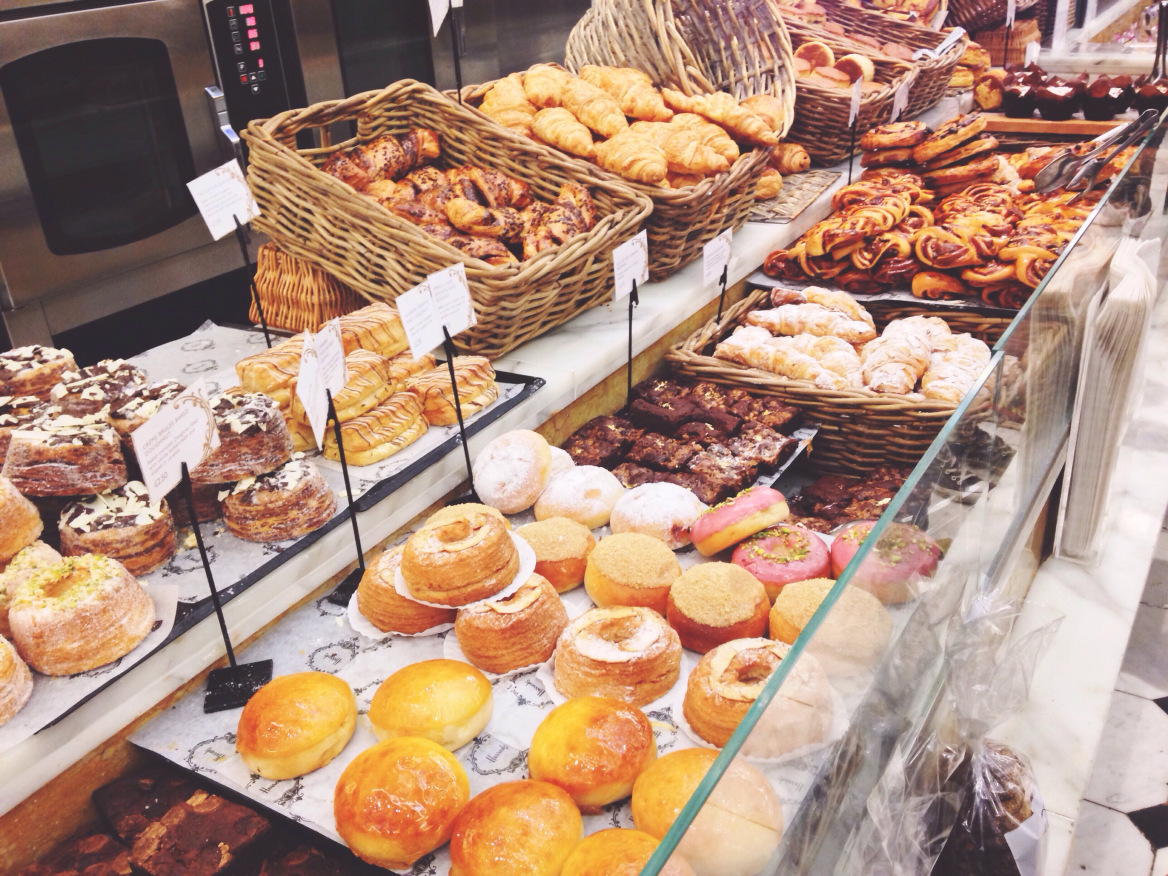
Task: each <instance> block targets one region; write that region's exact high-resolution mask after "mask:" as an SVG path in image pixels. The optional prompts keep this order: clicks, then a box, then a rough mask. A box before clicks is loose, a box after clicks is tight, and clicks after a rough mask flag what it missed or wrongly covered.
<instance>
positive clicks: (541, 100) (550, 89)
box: [523, 64, 572, 109]
mask: <svg viewBox="0 0 1168 876" xmlns="http://www.w3.org/2000/svg"><path fill="white" fill-rule="evenodd" d="M571 78H572V76H571V74H570V73H568V71H566V70H564V69H563V68H561V67H557V66H555V65H553V64H536V65H535V66H534V67H532V68H531V69H530V70H528V71H527V73H526V74H524V76H523V93H524V94H526V95H527V99H528V100H529V101H531V103H532V104H534V105H535V106H536V107H538V108H539V109H548V108H549V107H557V106H559V105H560V95H561V94H562V93H563V90H564V86H565V85H567V84H568V80H569V79H571Z"/></svg>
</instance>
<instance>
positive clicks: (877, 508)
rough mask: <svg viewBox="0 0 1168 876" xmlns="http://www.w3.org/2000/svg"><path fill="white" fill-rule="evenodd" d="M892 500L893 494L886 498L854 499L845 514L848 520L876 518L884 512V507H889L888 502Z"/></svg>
mask: <svg viewBox="0 0 1168 876" xmlns="http://www.w3.org/2000/svg"><path fill="white" fill-rule="evenodd" d="M891 501H892V497H891V496H889V497H887V498H885V499H864V500H861V501H853V502H851V504H849V505H848V507H847V508H845V509H844V513H843V516H844V517H846V518H847V519H848V520H875V519H876V518H878V517H879V516H880V515H881V514H883V513H884V509H885V508H887V507H888V503H889V502H891Z"/></svg>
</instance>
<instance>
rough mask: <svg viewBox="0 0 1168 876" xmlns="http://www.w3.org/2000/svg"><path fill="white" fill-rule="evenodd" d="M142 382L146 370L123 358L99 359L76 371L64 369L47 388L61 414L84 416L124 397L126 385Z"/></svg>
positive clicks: (143, 381)
mask: <svg viewBox="0 0 1168 876" xmlns="http://www.w3.org/2000/svg"><path fill="white" fill-rule="evenodd" d="M145 382H146V372H145V371H143V370H142V369H141V368H136V367H134V366H133V365H131V364H130V363H129V362H126V361H125V360H124V359H102V360H101V361H100V362H98V363H97V364H96V365H90V366H89V367H88V368H82V369H81V370H80V371H66V372H65V373H64V374H62V375H61V382H60V383H58V384H57V385H56V386H54V387H53V388H52V389H51V390H49V401H50V402H51V403H52V404H54V405H56V406H57V407H59V408H60V409H61V412H62V413H65V414H69V415H70V416H73V417H84V416H86V415H88V414H96V413H97V412H98V411H101V410H103V409H105V410H106V411H107V412H108V410H109V409H110V408H111V407H113V406H115V405H118V404H120V403H121V402H122V400H123V399H124V398H126V396H127V394H128V393H129V391H130V388H131V387H133V386H137V385H139V384H143V383H145Z"/></svg>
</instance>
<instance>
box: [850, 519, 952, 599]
mask: <svg viewBox="0 0 1168 876" xmlns="http://www.w3.org/2000/svg"><path fill="white" fill-rule="evenodd" d="M875 525H876V521H875V520H857V521H855V522H853V523H849V524H848V525H847V526H845V527H844V528H843V529H841V530H840V531H839V532H838V533H837V534H836V537H835V541H833V542H832V543H831V571H832V574H833V575H834V576H835V577H837V578H838V577H839V576H840V575H842V574H843V571H844V569H846V568H847V566H848V563H850V562H851V561H852V557H854V556H855V555H856V552H857V551H858V550H859V549H860V545H862V544H863V543H864V541H865V539H867V538H868V534H869V533H870V532H871V531H872V527H873V526H875ZM940 559H941V547H940V545H938V544H937V543H936V542H935V541H933V540H932V539H931V538H929V537H928V536H927V535H925V533H924V532H922V531H921V530H920V529H918V528H917V527H916V526H913V525H912V524H911V523H889V524H888V526H887V527H885V529H884V532H883V533H882V534H881V536H880V540H879V541H878V542H877V543H876V545H874V546H873V547H872V549H871V550H869V551H868V555H867V556H866V557H865V558H864V560H863V562H861V564H860V568H858V569H856V571H855V572H854V573H853V574H852V578H851V580H850V581H849V582H848V583H849V584H851V585H853V586H855V587H859V588H860V589H861V590H867V591H868V592H869V593H871V594H872V595H873V596H875V597H876V598H877V599H879V600H880V601H881V602H883V603H884V604H885V605H899V604H900V603H902V602H908V601H909V600H910V599H916V597H917V594H918V593H919V592H920V582H921V579H922V578H931V577H932V576H933V573H934V572H936V571H937V564H938V562H939V561H940Z"/></svg>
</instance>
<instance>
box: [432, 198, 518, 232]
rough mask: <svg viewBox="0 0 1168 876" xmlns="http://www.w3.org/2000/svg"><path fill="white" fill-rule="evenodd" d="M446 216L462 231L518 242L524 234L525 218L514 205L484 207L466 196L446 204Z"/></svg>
mask: <svg viewBox="0 0 1168 876" xmlns="http://www.w3.org/2000/svg"><path fill="white" fill-rule="evenodd" d="M446 218H447V219H449V220H450V224H451V225H453V226H454V227H455V228H457V229H458V230H460V231H465V232H467V233H468V234H474V235H478V236H482V237H495V238H498V239H500V240H504V241H506V242H508V243H518V242H519V240H520V238H521V237H522V236H523V218H522V217H521V216H520V215H519V211H518V210H516V209H514V208H513V207H500V208H498V209H494V208H491V207H482V206H479V205H478V204H475V203H473V202H472V201H468V200H466V199H465V198H454V199H453V200H451V201H449V202H448V203H447V204H446Z"/></svg>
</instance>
